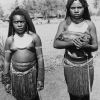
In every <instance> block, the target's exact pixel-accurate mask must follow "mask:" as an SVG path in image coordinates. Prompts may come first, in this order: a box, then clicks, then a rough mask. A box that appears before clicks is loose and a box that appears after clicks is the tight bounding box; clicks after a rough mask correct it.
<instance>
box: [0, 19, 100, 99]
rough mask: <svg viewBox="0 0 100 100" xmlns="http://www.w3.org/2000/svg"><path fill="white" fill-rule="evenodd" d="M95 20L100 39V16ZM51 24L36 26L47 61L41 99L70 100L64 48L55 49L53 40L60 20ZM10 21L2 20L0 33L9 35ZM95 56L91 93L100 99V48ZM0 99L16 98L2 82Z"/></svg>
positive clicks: (92, 96) (45, 60)
mask: <svg viewBox="0 0 100 100" xmlns="http://www.w3.org/2000/svg"><path fill="white" fill-rule="evenodd" d="M92 19H93V22H94V23H95V25H96V28H97V35H98V41H100V39H99V38H100V35H99V34H100V33H99V32H100V28H99V27H100V18H97V17H93V18H92ZM52 22H53V23H51V24H46V23H42V24H41V23H39V24H36V23H35V22H34V24H35V28H36V31H37V33H38V34H39V36H40V37H41V40H42V45H43V55H44V63H45V87H44V90H42V91H41V92H39V94H40V97H41V100H69V95H68V92H67V85H66V83H65V80H64V73H63V66H62V59H63V54H64V50H63V49H62V50H61V49H60V50H59V49H54V48H53V40H54V37H55V34H56V32H57V28H58V24H59V22H60V21H55V22H54V21H52ZM7 30H8V23H7V22H5V23H3V22H0V35H3V37H5V39H6V36H7ZM93 55H94V56H95V55H96V57H94V70H95V71H94V84H93V90H92V93H91V100H99V99H100V86H99V84H100V67H99V65H100V61H99V59H100V48H99V50H98V51H97V52H95V53H93ZM0 100H15V99H14V98H13V96H11V95H9V94H7V93H6V92H5V90H4V87H3V86H2V84H1V83H0Z"/></svg>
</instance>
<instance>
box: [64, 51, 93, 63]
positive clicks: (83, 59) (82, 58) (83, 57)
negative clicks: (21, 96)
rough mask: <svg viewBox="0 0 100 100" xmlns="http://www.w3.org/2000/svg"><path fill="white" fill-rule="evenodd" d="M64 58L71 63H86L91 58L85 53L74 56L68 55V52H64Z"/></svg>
mask: <svg viewBox="0 0 100 100" xmlns="http://www.w3.org/2000/svg"><path fill="white" fill-rule="evenodd" d="M64 58H66V59H68V60H69V61H72V62H76V63H77V62H86V61H87V60H89V59H90V58H92V56H91V55H88V54H87V53H84V54H82V55H81V56H75V55H74V54H71V53H69V52H68V51H66V52H65V55H64Z"/></svg>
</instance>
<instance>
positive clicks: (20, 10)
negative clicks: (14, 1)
mask: <svg viewBox="0 0 100 100" xmlns="http://www.w3.org/2000/svg"><path fill="white" fill-rule="evenodd" d="M14 15H22V16H24V17H25V20H26V23H27V28H28V30H29V31H31V32H33V33H36V30H35V27H34V24H33V22H32V19H31V18H30V16H29V14H28V12H27V11H26V10H25V9H23V8H20V7H16V8H15V10H14V11H13V12H12V13H11V14H10V16H9V29H8V37H9V36H11V35H14V29H13V16H14Z"/></svg>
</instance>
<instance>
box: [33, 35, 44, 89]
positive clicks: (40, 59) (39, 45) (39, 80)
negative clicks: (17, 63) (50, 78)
mask: <svg viewBox="0 0 100 100" xmlns="http://www.w3.org/2000/svg"><path fill="white" fill-rule="evenodd" d="M35 48H36V55H37V60H38V78H37V89H38V90H41V89H43V88H44V59H43V52H42V43H41V39H40V37H39V36H38V35H37V34H35Z"/></svg>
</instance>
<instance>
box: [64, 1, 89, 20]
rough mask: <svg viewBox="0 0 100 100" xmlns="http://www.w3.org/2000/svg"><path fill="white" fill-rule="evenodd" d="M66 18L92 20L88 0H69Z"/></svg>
mask: <svg viewBox="0 0 100 100" xmlns="http://www.w3.org/2000/svg"><path fill="white" fill-rule="evenodd" d="M66 9H67V12H66V18H68V17H74V18H76V19H77V18H83V19H85V20H90V14H89V10H88V4H87V2H86V0H68V2H67V5H66Z"/></svg>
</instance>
